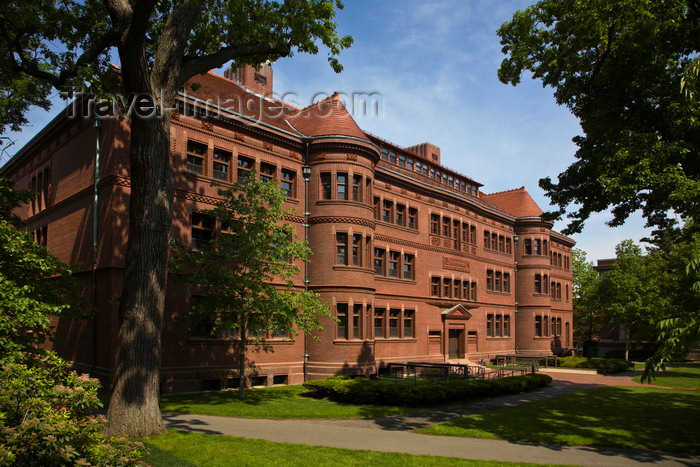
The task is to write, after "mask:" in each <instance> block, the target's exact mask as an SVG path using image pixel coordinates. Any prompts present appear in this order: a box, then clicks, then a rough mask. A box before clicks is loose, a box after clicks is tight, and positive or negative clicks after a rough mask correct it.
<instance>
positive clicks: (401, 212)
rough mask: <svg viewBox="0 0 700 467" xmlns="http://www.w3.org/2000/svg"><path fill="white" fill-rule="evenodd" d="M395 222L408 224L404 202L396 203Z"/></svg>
mask: <svg viewBox="0 0 700 467" xmlns="http://www.w3.org/2000/svg"><path fill="white" fill-rule="evenodd" d="M394 220H395V222H394V223H395V224H396V225H401V226H403V225H406V224H405V223H406V206H404V205H403V204H397V205H396V212H395V217H394Z"/></svg>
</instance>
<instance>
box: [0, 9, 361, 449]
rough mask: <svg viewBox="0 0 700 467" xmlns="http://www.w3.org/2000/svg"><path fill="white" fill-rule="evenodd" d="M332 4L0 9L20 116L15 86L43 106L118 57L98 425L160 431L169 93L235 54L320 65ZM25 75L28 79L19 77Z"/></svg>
mask: <svg viewBox="0 0 700 467" xmlns="http://www.w3.org/2000/svg"><path fill="white" fill-rule="evenodd" d="M335 7H338V8H341V7H342V4H341V3H340V1H339V0H335V1H334V0H286V1H284V2H278V1H273V0H237V1H234V0H175V1H170V0H163V1H157V0H103V1H99V0H85V1H77V0H65V1H62V2H54V1H52V0H37V1H35V0H31V1H29V0H20V1H18V2H13V3H12V4H11V5H6V8H4V9H3V12H2V13H0V15H1V16H0V26H1V28H2V31H3V33H2V34H1V35H0V44H1V45H0V53H3V54H4V59H3V60H2V62H0V63H2V64H3V65H2V72H0V79H2V80H3V83H2V88H0V92H1V93H2V94H0V97H2V98H0V105H2V106H3V107H1V109H2V110H3V111H11V112H13V111H14V112H17V113H18V114H17V116H15V117H12V118H13V120H12V121H11V122H10V124H11V125H14V124H21V123H22V122H23V118H24V117H23V111H24V110H26V105H25V103H24V102H23V101H22V96H21V95H20V94H19V91H21V90H22V89H26V88H28V87H29V88H30V89H31V92H30V94H29V96H28V97H29V99H30V100H31V101H32V102H35V103H38V104H39V105H45V99H46V97H47V95H48V93H49V91H50V89H51V87H54V88H56V89H61V88H63V87H64V86H71V85H72V86H80V85H82V84H83V83H86V82H87V83H89V84H91V85H92V86H93V89H94V90H97V91H99V90H100V89H101V88H104V87H105V86H108V85H109V84H110V83H112V82H113V81H114V74H112V75H110V74H109V71H110V67H109V53H110V51H111V50H112V49H116V51H117V52H118V55H119V59H120V69H119V76H118V78H119V79H118V82H119V86H120V90H121V91H122V92H123V94H124V95H125V96H126V97H127V98H128V99H129V102H130V103H133V102H134V101H135V100H136V103H137V108H148V109H149V111H147V112H146V113H147V114H150V113H151V109H156V116H155V117H153V116H150V115H149V116H144V115H141V114H140V112H133V113H132V115H130V120H129V123H130V126H131V133H130V183H131V186H130V193H131V196H130V202H129V213H130V223H129V237H128V243H127V252H126V269H125V273H124V285H123V290H122V294H121V299H120V303H119V317H120V328H119V334H118V339H117V349H116V362H115V369H114V373H113V377H112V392H111V397H110V404H109V409H108V415H107V416H108V422H109V423H108V433H110V434H129V435H133V436H146V435H149V434H153V433H158V432H162V431H164V429H165V428H164V425H163V421H162V418H161V415H160V410H159V407H158V390H159V384H160V354H161V342H160V339H161V328H162V320H163V307H164V300H165V285H166V279H167V265H168V249H169V243H170V234H171V224H172V199H173V181H172V172H171V168H170V164H169V155H170V150H169V141H170V113H169V112H168V111H167V110H166V111H164V112H161V111H160V109H169V108H172V107H173V103H174V102H175V99H176V95H177V91H178V89H181V88H182V87H183V85H185V83H186V82H187V81H188V80H190V79H191V78H193V77H196V76H197V75H198V74H201V73H205V72H207V71H208V70H211V69H213V68H217V67H220V66H223V65H224V64H225V63H227V62H230V61H232V60H233V61H235V64H236V65H237V66H241V65H243V64H259V63H262V62H263V61H265V60H268V59H271V60H275V59H277V58H279V57H284V56H290V55H292V53H293V52H294V51H299V52H308V53H317V52H318V50H319V43H321V44H323V45H324V46H326V47H328V49H329V50H330V56H329V62H330V64H331V66H332V67H333V68H334V69H335V70H336V71H340V70H341V68H342V67H341V66H340V64H339V63H338V61H337V58H336V56H337V55H338V54H339V53H340V51H341V50H342V49H343V48H346V47H349V46H350V44H351V43H352V38H351V37H349V36H346V37H339V36H338V34H337V31H336V28H337V25H336V23H335V22H334V17H335ZM28 81H29V83H28ZM0 113H2V112H0Z"/></svg>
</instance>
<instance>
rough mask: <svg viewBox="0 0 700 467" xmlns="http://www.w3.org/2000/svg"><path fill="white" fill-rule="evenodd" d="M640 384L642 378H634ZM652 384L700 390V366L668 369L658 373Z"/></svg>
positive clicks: (671, 367) (671, 366)
mask: <svg viewBox="0 0 700 467" xmlns="http://www.w3.org/2000/svg"><path fill="white" fill-rule="evenodd" d="M632 379H633V380H634V381H637V382H638V383H639V382H641V381H642V377H641V376H635V377H634V378H632ZM651 384H656V385H659V386H668V387H673V388H695V389H700V366H683V367H674V366H673V365H670V368H669V366H667V367H666V371H659V372H657V373H656V379H654V380H652V381H651Z"/></svg>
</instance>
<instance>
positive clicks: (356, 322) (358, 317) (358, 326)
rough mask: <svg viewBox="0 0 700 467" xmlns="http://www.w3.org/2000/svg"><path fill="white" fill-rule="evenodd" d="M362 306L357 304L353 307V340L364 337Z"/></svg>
mask: <svg viewBox="0 0 700 467" xmlns="http://www.w3.org/2000/svg"><path fill="white" fill-rule="evenodd" d="M362 308H363V307H362V304H361V303H355V304H354V305H353V307H352V338H353V339H361V338H362V337H364V336H363V335H362Z"/></svg>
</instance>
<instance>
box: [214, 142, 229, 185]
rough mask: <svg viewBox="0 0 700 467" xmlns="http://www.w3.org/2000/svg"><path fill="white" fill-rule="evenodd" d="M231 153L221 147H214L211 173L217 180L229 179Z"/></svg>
mask: <svg viewBox="0 0 700 467" xmlns="http://www.w3.org/2000/svg"><path fill="white" fill-rule="evenodd" d="M232 156H233V154H232V153H231V152H229V151H224V150H223V149H219V148H214V164H213V171H212V175H213V176H214V178H216V179H218V180H223V181H226V182H228V181H229V170H230V168H229V164H230V163H231V157H232Z"/></svg>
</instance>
